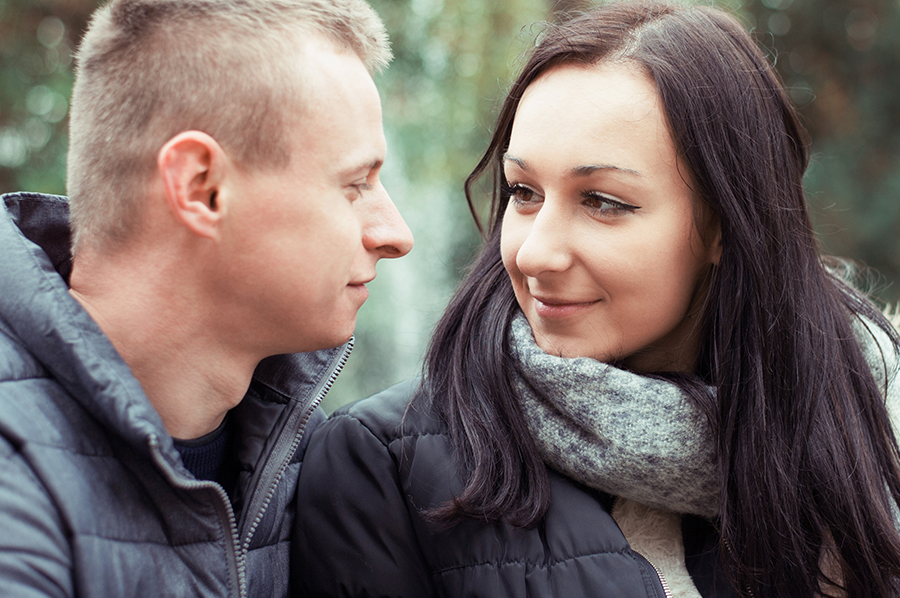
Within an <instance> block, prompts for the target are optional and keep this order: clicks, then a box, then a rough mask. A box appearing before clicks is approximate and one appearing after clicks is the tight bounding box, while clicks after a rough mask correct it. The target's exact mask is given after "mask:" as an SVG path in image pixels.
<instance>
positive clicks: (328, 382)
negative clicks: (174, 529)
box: [241, 337, 354, 570]
mask: <svg viewBox="0 0 900 598" xmlns="http://www.w3.org/2000/svg"><path fill="white" fill-rule="evenodd" d="M353 340H354V339H353V338H352V337H351V338H350V340H349V341H348V342H347V344H346V345H344V348H343V349H342V350H341V352H340V354H339V355H338V356H337V357H336V358H335V359H334V360H332V362H331V374H329V376H328V378H326V379H325V380H323V381H322V383H321V384H320V385H319V388H318V389H317V390H316V393H315V395H314V397H313V400H312V401H310V402H309V403H307V406H306V409H305V410H303V412H302V413H301V415H300V416H299V417H300V422H299V424H297V425H298V426H299V427H298V428H297V429H298V430H299V433H297V434H294V437H293V439H292V440H291V441H290V445H289V447H288V451H287V452H286V453H283V454H286V455H293V454H294V451H296V450H297V447H298V446H299V445H300V440H301V439H302V438H303V431H304V430H305V428H306V424H307V423H309V419H310V418H311V417H312V414H313V412H315V410H316V407H318V406H319V404H320V403H321V402H322V399H324V398H325V395H326V394H328V391H329V390H331V387H332V386H333V385H334V381H335V380H337V377H338V375H339V374H340V373H341V370H343V369H344V366H345V365H347V360H348V359H349V358H350V352H351V351H352V350H353ZM295 417H296V413H295V414H292V415H291V418H290V419H289V420H288V421H287V423H286V424H285V427H286V428H288V427H290V426H292V425H293V420H294V419H295ZM283 445H284V443H283V442H279V443H278V445H276V446H275V448H274V449H273V450H272V454H273V455H274V454H276V452H280V448H281V447H283ZM288 461H289V459H286V458H282V459H280V462H281V464H280V466H279V468H278V471H277V472H276V473H275V476H274V478H272V483H271V484H269V489H268V491H267V492H266V495H265V497H264V498H263V500H262V502H261V503H260V504H259V506H258V507H257V508H256V509H255V512H256V517H254V519H253V523H251V524H250V529H249V530H247V536H246V537H245V538H244V542H243V544H241V556H242V557H243V556H245V555H246V554H247V551H248V550H249V549H250V541H251V540H252V539H253V534H254V533H256V528H257V527H258V526H259V523H260V522H261V521H262V518H263V516H265V514H266V511H267V510H268V508H269V503H270V502H271V501H272V496H274V495H275V488H276V487H277V486H278V482H279V480H281V477H282V476H283V475H284V472H285V470H286V469H287V466H288ZM252 506H253V505H252V504H251V505H248V511H247V512H248V513H252V512H253V510H250V509H249V507H252ZM241 560H242V563H241V567H242V570H243V567H244V563H243V558H242V559H241Z"/></svg>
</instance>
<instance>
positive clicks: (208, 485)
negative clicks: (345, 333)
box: [148, 338, 353, 598]
mask: <svg viewBox="0 0 900 598" xmlns="http://www.w3.org/2000/svg"><path fill="white" fill-rule="evenodd" d="M352 350H353V339H352V338H351V339H350V341H349V342H348V343H347V344H346V345H345V346H344V347H343V348H342V349H341V351H340V352H339V353H338V354H337V355H336V356H335V357H334V358H333V359H332V361H331V363H330V364H329V368H328V369H330V370H331V373H330V374H329V375H328V376H326V377H325V378H323V380H322V381H321V382H320V383H319V386H318V387H317V388H316V390H315V392H314V393H313V399H312V400H311V401H308V402H307V403H306V407H305V408H304V409H295V410H294V411H293V412H292V413H291V415H290V416H289V418H288V421H287V422H286V423H285V426H284V428H283V429H288V430H290V429H296V430H297V432H296V433H295V434H293V435H285V434H282V435H280V436H279V438H278V440H277V441H276V445H275V447H274V448H273V449H272V452H271V453H270V456H269V458H268V459H267V460H266V466H265V467H266V468H267V469H268V468H269V467H270V464H272V463H274V464H276V465H272V467H276V468H277V469H276V471H275V472H274V473H273V474H272V475H271V478H270V482H269V483H268V485H267V491H266V492H265V494H264V495H262V496H260V493H259V492H254V494H253V498H252V500H251V502H250V504H249V505H248V511H247V512H248V513H253V512H255V513H256V516H255V517H254V518H253V521H252V523H251V524H250V527H249V529H248V530H247V534H246V536H245V538H244V541H243V542H241V539H240V532H239V531H238V527H237V518H236V517H235V514H234V508H233V507H232V505H231V499H229V498H228V495H227V494H226V493H225V489H224V488H222V486H220V485H219V484H217V483H215V482H210V481H201V480H190V479H186V478H184V477H183V476H181V475H180V474H178V473H176V472H175V470H174V469H173V468H172V466H171V465H170V464H169V463H168V461H166V459H165V458H163V456H162V453H161V452H160V448H159V437H158V436H157V435H156V434H151V435H150V438H149V441H148V444H149V447H150V453H151V455H152V456H153V459H154V461H155V462H156V464H157V466H158V467H159V468H160V469H161V470H162V472H163V473H164V475H165V476H166V478H167V480H168V481H169V483H170V484H172V485H173V486H176V487H178V488H182V489H184V490H201V489H205V490H212V491H213V492H214V493H215V494H216V495H217V496H218V500H217V501H216V510H217V511H218V512H219V517H220V519H221V520H222V524H223V526H224V527H226V528H227V529H228V530H230V532H231V546H230V550H229V551H228V552H227V555H226V556H227V560H228V571H229V584H228V585H229V588H230V589H231V591H230V592H229V594H230V595H231V596H233V597H236V598H246V597H247V580H246V560H247V558H246V557H247V551H248V550H249V548H250V542H251V540H252V539H253V534H254V533H255V532H256V529H257V527H258V526H259V523H260V522H261V521H262V518H263V516H264V515H265V513H266V510H268V507H269V503H270V502H271V501H272V497H273V496H274V495H275V490H276V488H277V486H278V482H279V481H280V480H281V478H282V476H283V475H284V472H285V470H286V469H287V466H288V464H289V462H290V458H291V456H293V454H294V452H295V451H296V450H297V447H298V446H299V445H300V441H301V439H302V438H303V432H304V430H305V428H306V424H307V423H309V420H310V418H311V417H312V414H313V413H314V412H315V410H316V407H318V406H319V405H320V404H321V402H322V399H324V398H325V395H326V394H327V393H328V391H329V390H330V389H331V387H332V385H334V381H335V380H336V379H337V377H338V374H340V373H341V370H343V369H344V366H345V365H346V364H347V359H348V358H349V357H350V351H352ZM267 474H268V472H267V471H263V474H262V476H261V479H263V480H264V479H266V476H267ZM252 509H255V511H254V510H252Z"/></svg>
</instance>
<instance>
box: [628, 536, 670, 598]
mask: <svg viewBox="0 0 900 598" xmlns="http://www.w3.org/2000/svg"><path fill="white" fill-rule="evenodd" d="M631 551H632V552H634V553H635V554H640V555H641V557H642V558H643V559H644V560H645V561H647V564H648V565H650V566H651V567H653V570H654V571H655V572H656V576H657V577H658V578H659V583H660V584H661V585H662V589H663V593H664V594H665V595H666V598H674V594H672V590H671V589H670V588H669V582H667V581H666V578H665V576H663V574H662V571H660V570H659V569H658V568H657V567H656V565H654V564H653V562H652V561H651V560H650V559H648V558H647V557H646V556H644V555H643V554H641V553H640V552H638V551H637V550H635V549H634V548H632V549H631Z"/></svg>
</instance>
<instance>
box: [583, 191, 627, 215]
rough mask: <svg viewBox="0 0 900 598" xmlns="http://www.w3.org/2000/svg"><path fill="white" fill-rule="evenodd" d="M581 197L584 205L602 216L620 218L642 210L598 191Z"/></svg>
mask: <svg viewBox="0 0 900 598" xmlns="http://www.w3.org/2000/svg"><path fill="white" fill-rule="evenodd" d="M581 196H582V197H583V198H584V205H585V206H587V207H588V208H589V209H590V210H591V211H593V212H594V213H596V214H598V215H600V216H620V215H624V214H631V213H633V212H634V211H635V210H640V209H641V208H640V206H633V205H631V204H627V203H625V202H624V201H621V200H618V199H615V198H612V197H610V196H609V195H604V194H602V193H597V192H596V191H585V192H583V193H582V194H581Z"/></svg>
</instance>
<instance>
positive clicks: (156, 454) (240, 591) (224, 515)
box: [149, 434, 247, 598]
mask: <svg viewBox="0 0 900 598" xmlns="http://www.w3.org/2000/svg"><path fill="white" fill-rule="evenodd" d="M149 445H150V452H151V454H152V455H153V458H154V460H156V463H157V466H160V468H161V469H162V471H163V473H164V474H165V476H166V477H167V478H168V481H169V483H170V484H172V485H173V486H176V487H178V488H182V489H184V490H201V489H204V490H213V491H214V492H215V493H216V494H217V495H218V497H219V500H218V501H217V504H216V509H217V510H218V511H219V517H220V518H221V519H224V520H225V523H226V524H227V525H228V529H229V530H230V531H231V550H230V551H229V552H228V553H227V556H228V565H229V566H228V570H229V572H230V577H231V578H232V579H231V587H232V589H233V590H234V592H233V594H236V595H237V596H239V598H246V596H247V583H246V580H245V579H244V574H245V571H244V562H243V561H244V559H243V558H242V555H241V549H240V538H239V537H238V529H237V518H236V517H235V516H234V508H233V507H232V506H231V499H229V498H228V495H227V494H225V489H224V488H222V486H220V485H219V484H217V483H215V482H208V481H199V480H186V479H184V478H180V477H178V476H177V474H176V473H175V471H174V470H173V469H172V467H171V466H170V465H169V463H168V462H167V461H166V460H165V459H164V458H163V456H162V453H161V452H160V451H159V437H158V436H157V435H156V434H151V435H150V440H149Z"/></svg>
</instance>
